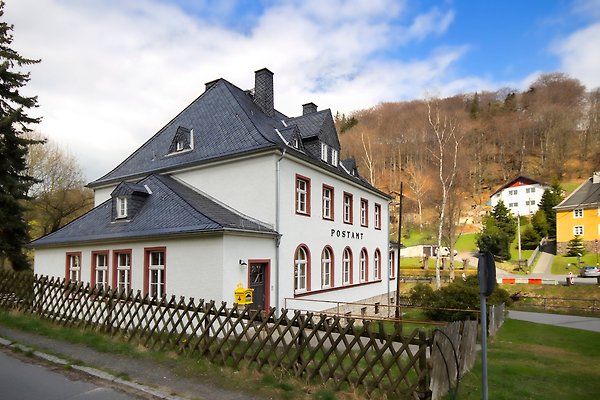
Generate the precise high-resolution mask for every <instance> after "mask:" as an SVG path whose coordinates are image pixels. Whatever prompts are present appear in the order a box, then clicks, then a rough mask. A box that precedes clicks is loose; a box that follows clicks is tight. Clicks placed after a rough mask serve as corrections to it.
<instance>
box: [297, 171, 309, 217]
mask: <svg viewBox="0 0 600 400" xmlns="http://www.w3.org/2000/svg"><path fill="white" fill-rule="evenodd" d="M296 213H297V214H304V215H310V180H309V179H308V178H304V177H300V176H296Z"/></svg>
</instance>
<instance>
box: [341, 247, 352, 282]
mask: <svg viewBox="0 0 600 400" xmlns="http://www.w3.org/2000/svg"><path fill="white" fill-rule="evenodd" d="M342 283H343V284H344V285H349V284H351V283H352V250H350V248H349V247H346V248H345V249H344V257H343V258H342Z"/></svg>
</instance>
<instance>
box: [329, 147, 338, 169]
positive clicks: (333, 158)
mask: <svg viewBox="0 0 600 400" xmlns="http://www.w3.org/2000/svg"><path fill="white" fill-rule="evenodd" d="M331 164H333V166H334V167H337V165H338V151H337V150H336V149H331Z"/></svg>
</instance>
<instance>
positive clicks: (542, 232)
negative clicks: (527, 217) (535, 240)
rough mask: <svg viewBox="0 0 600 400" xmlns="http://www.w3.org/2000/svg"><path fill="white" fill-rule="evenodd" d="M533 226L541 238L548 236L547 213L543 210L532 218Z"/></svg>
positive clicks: (538, 211)
mask: <svg viewBox="0 0 600 400" xmlns="http://www.w3.org/2000/svg"><path fill="white" fill-rule="evenodd" d="M531 225H532V226H533V229H534V230H535V231H536V232H537V234H538V235H539V236H540V237H546V236H548V228H549V227H548V221H547V220H546V212H545V211H544V210H542V209H540V210H537V212H536V213H535V214H533V217H532V218H531Z"/></svg>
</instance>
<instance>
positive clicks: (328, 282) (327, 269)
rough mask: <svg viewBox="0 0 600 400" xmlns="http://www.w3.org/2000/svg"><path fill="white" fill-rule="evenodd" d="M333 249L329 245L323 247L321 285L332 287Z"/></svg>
mask: <svg viewBox="0 0 600 400" xmlns="http://www.w3.org/2000/svg"><path fill="white" fill-rule="evenodd" d="M331 260H332V257H331V250H330V249H329V247H325V248H324V249H323V253H322V254H321V287H322V288H329V287H332V286H333V284H332V281H333V279H332V274H331V264H332V262H331Z"/></svg>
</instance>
